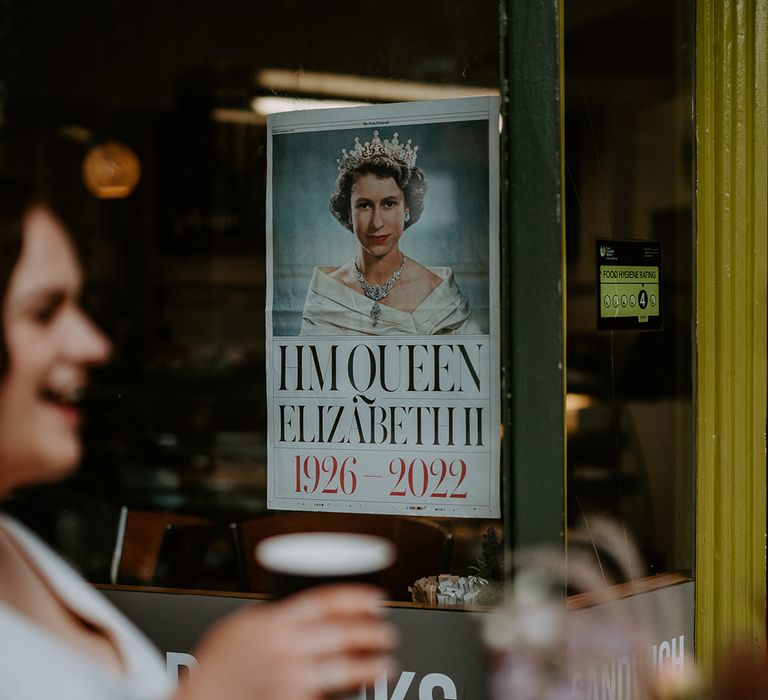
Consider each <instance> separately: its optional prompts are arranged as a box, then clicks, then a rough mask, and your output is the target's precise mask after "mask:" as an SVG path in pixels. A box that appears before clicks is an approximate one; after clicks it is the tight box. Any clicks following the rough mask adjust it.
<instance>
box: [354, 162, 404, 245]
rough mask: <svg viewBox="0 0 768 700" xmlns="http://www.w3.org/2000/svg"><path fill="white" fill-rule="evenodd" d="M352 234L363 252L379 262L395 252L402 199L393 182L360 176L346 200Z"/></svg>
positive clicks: (384, 178)
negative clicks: (348, 206)
mask: <svg viewBox="0 0 768 700" xmlns="http://www.w3.org/2000/svg"><path fill="white" fill-rule="evenodd" d="M350 206H351V209H352V230H353V231H354V233H355V236H356V237H357V240H358V241H360V245H361V246H362V247H363V250H365V251H367V252H368V253H370V254H371V255H372V256H374V257H376V258H381V257H384V256H385V255H387V253H390V252H391V251H393V250H396V249H397V247H398V243H399V241H400V236H402V235H403V227H404V226H405V213H406V207H405V195H404V194H403V191H402V190H401V189H400V188H399V187H398V185H397V183H396V182H395V180H394V178H392V177H380V176H379V175H374V174H373V173H366V174H365V175H360V176H359V177H358V178H357V179H356V180H355V182H354V183H353V185H352V191H351V196H350Z"/></svg>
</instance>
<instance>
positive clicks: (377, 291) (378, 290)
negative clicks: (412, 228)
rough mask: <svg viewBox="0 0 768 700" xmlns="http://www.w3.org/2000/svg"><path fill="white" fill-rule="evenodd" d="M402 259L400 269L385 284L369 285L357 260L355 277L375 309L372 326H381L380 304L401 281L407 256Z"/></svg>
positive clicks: (372, 312) (373, 309)
mask: <svg viewBox="0 0 768 700" xmlns="http://www.w3.org/2000/svg"><path fill="white" fill-rule="evenodd" d="M400 255H402V259H401V260H400V267H398V268H397V270H395V271H394V272H393V273H392V277H390V278H389V279H388V280H387V281H386V282H385V283H384V284H368V281H367V280H366V279H365V277H364V276H363V273H362V272H361V271H360V268H359V267H358V266H357V258H355V277H356V278H357V281H358V282H359V283H360V286H361V287H362V288H363V294H365V296H367V297H368V298H369V299H370V300H371V301H373V307H372V308H371V325H372V326H373V327H374V328H376V326H378V325H379V319H380V318H381V306H380V305H379V302H380V301H381V300H382V299H385V298H386V297H387V296H389V293H390V292H391V291H392V287H394V286H395V282H397V280H399V279H400V274H401V273H402V271H403V265H405V255H403V254H402V253H401V254H400Z"/></svg>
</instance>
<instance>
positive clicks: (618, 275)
mask: <svg viewBox="0 0 768 700" xmlns="http://www.w3.org/2000/svg"><path fill="white" fill-rule="evenodd" d="M600 295H601V297H602V299H603V303H602V306H601V309H600V316H601V317H602V318H620V317H626V318H630V317H636V318H637V320H638V321H639V322H640V323H646V322H647V321H648V319H649V317H651V316H658V315H659V313H660V309H659V268H658V267H655V266H654V267H651V266H645V265H603V266H601V267H600Z"/></svg>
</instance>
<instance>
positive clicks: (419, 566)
mask: <svg viewBox="0 0 768 700" xmlns="http://www.w3.org/2000/svg"><path fill="white" fill-rule="evenodd" d="M232 529H233V533H234V537H235V545H236V549H237V550H238V559H239V563H240V572H241V578H242V580H243V589H244V590H247V591H253V592H258V593H268V592H269V590H268V587H269V578H270V577H269V573H268V572H266V571H265V570H264V569H262V567H261V566H260V565H259V563H258V562H257V561H256V557H255V555H254V550H255V548H256V545H258V544H259V542H261V540H263V539H265V538H267V537H270V536H272V535H283V534H287V533H290V532H356V533H360V534H367V535H379V536H381V537H386V538H387V539H389V540H391V541H392V542H393V543H394V544H395V547H396V548H397V556H396V559H395V562H394V564H393V565H392V566H391V567H390V568H389V569H388V570H387V571H385V572H384V573H383V575H382V577H381V584H382V586H383V587H384V588H385V589H386V590H387V591H388V592H389V595H390V597H391V599H392V600H410V593H409V592H408V586H410V585H412V584H413V583H414V582H415V581H416V580H418V579H419V578H421V577H422V576H430V575H435V574H441V573H445V572H446V571H448V570H449V564H450V555H451V545H452V535H451V533H450V532H449V531H448V530H446V529H445V528H444V527H442V526H441V525H439V524H438V523H435V522H433V521H430V520H425V519H422V518H411V517H406V516H397V515H360V514H353V513H281V514H279V515H272V516H265V517H262V518H256V519H253V520H247V521H244V522H240V523H234V524H233V525H232Z"/></svg>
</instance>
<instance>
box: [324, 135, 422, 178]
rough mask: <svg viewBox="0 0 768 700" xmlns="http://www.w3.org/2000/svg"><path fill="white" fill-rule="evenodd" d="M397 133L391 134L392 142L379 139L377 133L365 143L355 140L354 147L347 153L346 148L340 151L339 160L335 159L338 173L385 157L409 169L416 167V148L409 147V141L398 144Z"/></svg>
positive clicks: (417, 148)
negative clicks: (364, 162) (374, 158)
mask: <svg viewBox="0 0 768 700" xmlns="http://www.w3.org/2000/svg"><path fill="white" fill-rule="evenodd" d="M397 136H398V134H397V132H395V133H394V134H392V140H391V141H390V140H389V139H384V140H383V141H382V140H381V139H380V138H379V132H378V131H374V132H373V138H372V139H371V140H370V141H366V142H365V143H360V139H359V138H357V137H356V138H355V145H354V147H353V148H352V149H350V150H349V151H348V150H347V149H346V148H342V149H341V158H337V159H336V162H337V163H338V164H339V172H341V171H342V170H354V169H355V168H356V167H357V166H358V165H360V163H362V162H363V161H365V160H368V159H369V158H373V157H374V156H385V157H387V158H391V159H392V160H394V161H395V162H397V163H399V164H401V165H404V166H406V167H407V168H409V169H411V168H413V167H414V166H415V165H416V156H417V151H418V150H419V147H418V146H411V139H408V141H406V142H405V143H400V141H398V139H397Z"/></svg>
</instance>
